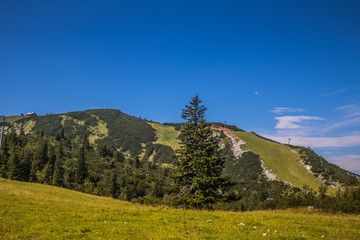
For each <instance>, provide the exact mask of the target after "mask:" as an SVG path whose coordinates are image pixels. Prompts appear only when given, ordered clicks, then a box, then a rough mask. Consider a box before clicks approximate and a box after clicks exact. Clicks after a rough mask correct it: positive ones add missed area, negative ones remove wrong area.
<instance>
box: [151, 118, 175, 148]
mask: <svg viewBox="0 0 360 240" xmlns="http://www.w3.org/2000/svg"><path fill="white" fill-rule="evenodd" d="M149 124H150V125H151V126H152V128H154V129H155V130H156V136H157V138H158V140H157V141H156V143H160V144H163V145H167V146H170V147H171V148H172V149H173V150H174V151H175V150H176V149H179V148H180V145H179V142H178V140H177V137H178V135H179V132H178V131H176V130H175V128H174V127H173V126H167V125H162V124H160V123H151V122H149Z"/></svg>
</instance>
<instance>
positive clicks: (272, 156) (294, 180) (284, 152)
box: [234, 131, 322, 190]
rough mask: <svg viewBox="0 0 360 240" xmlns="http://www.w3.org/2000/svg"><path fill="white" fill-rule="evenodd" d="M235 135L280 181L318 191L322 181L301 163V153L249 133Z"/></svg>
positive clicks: (236, 133)
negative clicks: (307, 186) (306, 186)
mask: <svg viewBox="0 0 360 240" xmlns="http://www.w3.org/2000/svg"><path fill="white" fill-rule="evenodd" d="M234 133H235V135H236V136H238V137H239V138H240V139H242V140H244V141H245V142H246V144H245V146H244V147H245V149H249V150H251V151H252V152H254V153H256V154H258V155H260V158H261V159H262V160H263V161H264V165H265V167H267V168H268V169H272V173H274V174H275V175H276V176H277V177H278V178H279V179H281V180H283V181H286V182H289V183H291V184H293V185H295V186H297V187H302V186H303V185H304V184H306V185H309V186H310V187H311V188H312V189H314V190H318V188H319V187H320V186H321V184H322V183H321V181H320V180H319V179H317V178H316V177H314V176H313V175H312V174H310V173H309V172H308V171H307V170H306V169H305V167H304V166H303V165H302V164H301V162H300V161H299V157H300V155H299V153H298V152H297V151H296V150H294V149H291V148H290V147H288V146H286V145H283V144H279V143H275V142H271V141H267V140H265V139H262V138H260V137H258V136H256V135H254V134H252V133H249V132H235V131H234Z"/></svg>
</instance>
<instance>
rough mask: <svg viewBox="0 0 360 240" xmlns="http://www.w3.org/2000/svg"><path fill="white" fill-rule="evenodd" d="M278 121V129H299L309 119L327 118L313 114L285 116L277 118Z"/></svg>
mask: <svg viewBox="0 0 360 240" xmlns="http://www.w3.org/2000/svg"><path fill="white" fill-rule="evenodd" d="M275 119H276V120H277V121H278V122H277V123H276V126H275V128H277V129H297V128H300V127H301V125H300V124H301V123H303V122H305V121H309V120H325V119H324V118H321V117H313V116H283V117H276V118H275Z"/></svg>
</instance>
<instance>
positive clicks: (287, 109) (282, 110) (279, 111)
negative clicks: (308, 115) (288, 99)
mask: <svg viewBox="0 0 360 240" xmlns="http://www.w3.org/2000/svg"><path fill="white" fill-rule="evenodd" d="M270 112H273V113H276V114H283V113H289V112H305V110H304V109H301V108H290V107H277V108H274V110H272V111H270Z"/></svg>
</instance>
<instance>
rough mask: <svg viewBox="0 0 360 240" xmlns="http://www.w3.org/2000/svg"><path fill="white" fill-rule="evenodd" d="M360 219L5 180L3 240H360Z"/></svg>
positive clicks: (0, 219) (1, 190)
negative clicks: (155, 203) (219, 207)
mask: <svg viewBox="0 0 360 240" xmlns="http://www.w3.org/2000/svg"><path fill="white" fill-rule="evenodd" d="M359 237H360V216H359V215H347V214H340V213H339V214H329V213H318V212H309V211H307V210H306V209H293V210H283V211H254V212H221V211H198V210H182V209H172V208H168V207H164V206H159V207H151V206H143V205H138V204H133V203H128V202H123V201H119V200H115V199H111V198H105V197H98V196H92V195H88V194H84V193H80V192H76V191H71V190H67V189H63V188H57V187H52V186H47V185H41V184H34V183H25V182H16V181H11V180H6V179H2V178H0V239H359Z"/></svg>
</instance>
